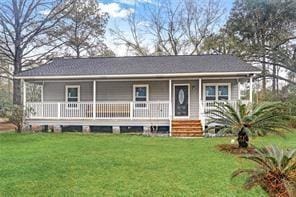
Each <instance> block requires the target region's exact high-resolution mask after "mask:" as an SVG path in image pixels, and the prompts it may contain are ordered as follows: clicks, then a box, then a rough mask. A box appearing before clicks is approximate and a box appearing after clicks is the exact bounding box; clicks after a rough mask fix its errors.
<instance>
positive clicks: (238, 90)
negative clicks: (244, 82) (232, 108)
mask: <svg viewBox="0 0 296 197" xmlns="http://www.w3.org/2000/svg"><path fill="white" fill-rule="evenodd" d="M237 97H238V100H241V83H240V81H239V79H237Z"/></svg>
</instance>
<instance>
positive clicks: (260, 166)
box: [232, 146, 296, 197]
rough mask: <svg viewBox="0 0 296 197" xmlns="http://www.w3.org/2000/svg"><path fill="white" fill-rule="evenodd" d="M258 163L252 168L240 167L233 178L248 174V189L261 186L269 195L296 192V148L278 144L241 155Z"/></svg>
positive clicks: (246, 186)
mask: <svg viewBox="0 0 296 197" xmlns="http://www.w3.org/2000/svg"><path fill="white" fill-rule="evenodd" d="M241 157H242V158H244V159H247V160H250V161H252V162H254V163H255V164H256V166H255V167H253V168H251V169H238V170H236V171H235V172H233V174H232V178H234V177H236V176H238V175H241V174H247V175H248V177H247V179H246V181H245V183H244V187H245V188H246V189H251V188H253V187H255V186H260V187H261V188H262V189H264V190H265V191H266V192H267V193H268V194H269V196H287V197H289V196H291V197H292V196H293V194H295V192H296V149H295V148H294V149H291V150H286V149H281V148H279V147H278V146H267V147H263V148H259V149H258V148H257V149H255V154H252V155H244V156H241Z"/></svg>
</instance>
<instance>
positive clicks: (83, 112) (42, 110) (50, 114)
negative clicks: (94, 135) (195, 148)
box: [26, 101, 169, 120]
mask: <svg viewBox="0 0 296 197" xmlns="http://www.w3.org/2000/svg"><path fill="white" fill-rule="evenodd" d="M26 109H27V110H28V112H29V113H28V114H29V115H28V118H29V119H148V120H149V119H169V102H168V101H149V102H121V101H120V102H116V101H111V102H109V101H106V102H96V104H95V107H94V106H93V102H43V103H41V102H27V103H26ZM94 110H95V113H93V111H94Z"/></svg>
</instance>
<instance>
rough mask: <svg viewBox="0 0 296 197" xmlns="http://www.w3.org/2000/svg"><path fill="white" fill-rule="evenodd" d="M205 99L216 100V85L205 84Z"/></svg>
mask: <svg viewBox="0 0 296 197" xmlns="http://www.w3.org/2000/svg"><path fill="white" fill-rule="evenodd" d="M206 100H207V101H213V100H216V86H206Z"/></svg>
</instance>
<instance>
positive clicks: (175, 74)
mask: <svg viewBox="0 0 296 197" xmlns="http://www.w3.org/2000/svg"><path fill="white" fill-rule="evenodd" d="M259 73H261V71H241V72H207V73H164V74H124V75H61V76H15V77H14V78H15V79H90V78H91V79H93V78H98V79H111V78H136V77H140V78H141V77H143V78H144V77H153V78H155V77H202V76H231V75H250V74H259Z"/></svg>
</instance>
